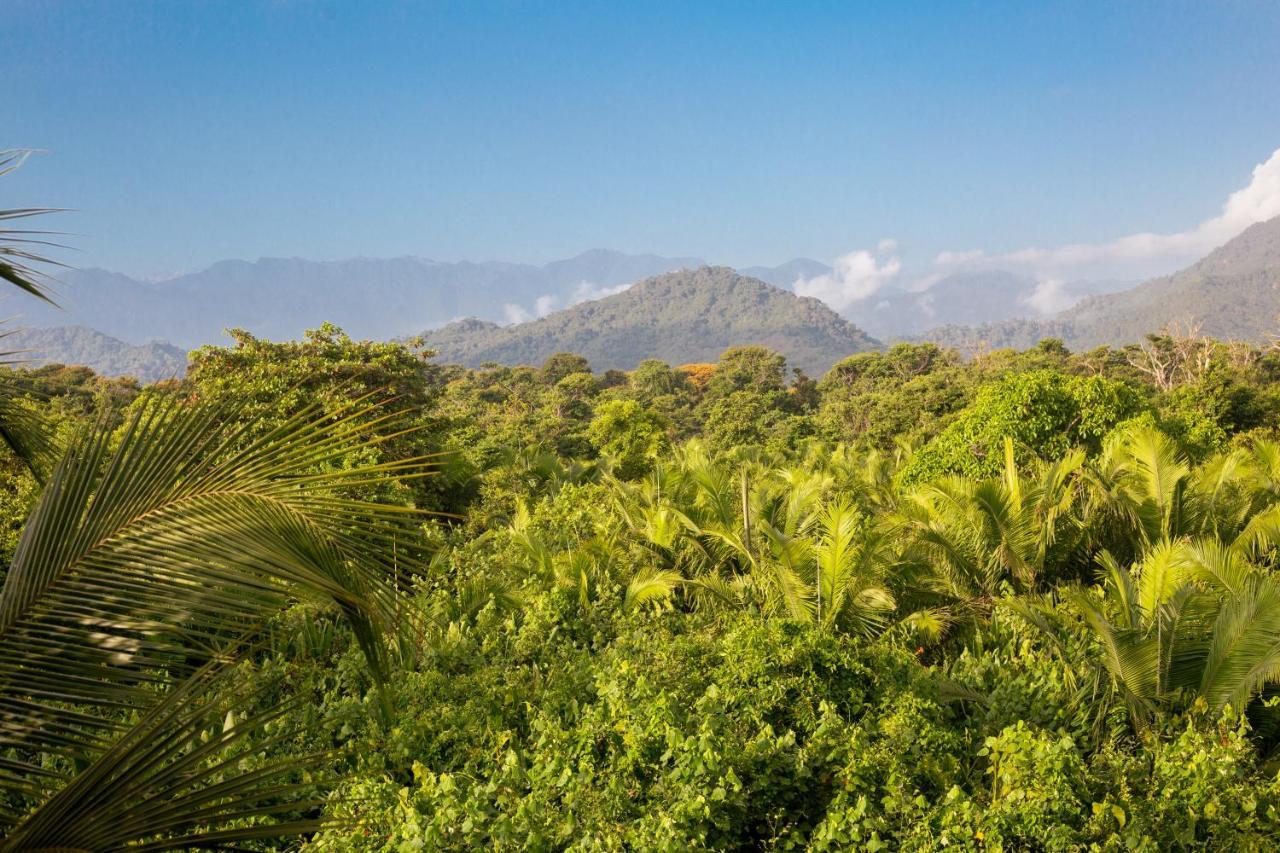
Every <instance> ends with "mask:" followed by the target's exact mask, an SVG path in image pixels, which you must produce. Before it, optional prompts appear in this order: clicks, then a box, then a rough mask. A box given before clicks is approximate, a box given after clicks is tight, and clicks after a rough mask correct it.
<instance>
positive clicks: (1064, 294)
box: [845, 270, 1132, 339]
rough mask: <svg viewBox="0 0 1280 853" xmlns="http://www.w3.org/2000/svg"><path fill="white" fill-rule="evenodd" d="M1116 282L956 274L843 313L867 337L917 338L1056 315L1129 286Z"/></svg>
mask: <svg viewBox="0 0 1280 853" xmlns="http://www.w3.org/2000/svg"><path fill="white" fill-rule="evenodd" d="M1131 284H1132V283H1125V282H1116V281H1072V282H1066V283H1061V282H1041V281H1037V280H1036V279H1034V278H1032V277H1030V276H1025V275H1018V274H1016V273H1011V272H1004V271H1001V270H982V271H974V272H964V273H955V274H953V275H949V276H947V277H946V278H943V279H941V280H939V281H938V282H936V283H934V284H933V285H932V286H931V287H929V288H928V289H926V290H920V291H907V290H902V289H896V288H895V289H892V290H884V291H881V292H879V293H876V294H874V295H872V296H871V297H869V298H868V299H866V300H864V301H863V302H862V303H860V304H858V305H855V306H854V307H853V308H851V309H850V310H848V311H846V312H845V315H846V316H847V317H848V318H849V319H851V320H853V322H855V323H857V324H858V325H859V326H860V327H862V328H864V329H866V330H867V333H868V334H871V335H875V336H876V337H878V338H882V339H887V338H895V337H910V336H913V335H918V334H920V333H921V332H924V331H927V330H929V329H931V328H933V327H935V326H938V325H940V324H946V325H962V326H969V325H982V324H989V323H999V322H1001V321H1004V320H1015V319H1030V320H1035V319H1040V318H1045V317H1049V316H1052V315H1054V314H1055V313H1056V312H1058V311H1061V310H1062V309H1064V308H1065V307H1067V306H1069V305H1072V304H1074V303H1077V302H1079V301H1080V300H1083V299H1085V298H1086V297H1088V296H1089V295H1091V294H1097V293H1110V292H1114V291H1117V290H1122V289H1124V288H1125V287H1128V286H1131Z"/></svg>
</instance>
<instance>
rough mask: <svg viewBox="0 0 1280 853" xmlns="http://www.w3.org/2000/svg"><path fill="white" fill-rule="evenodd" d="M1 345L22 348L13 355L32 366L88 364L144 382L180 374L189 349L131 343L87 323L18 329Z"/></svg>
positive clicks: (106, 373) (99, 371)
mask: <svg viewBox="0 0 1280 853" xmlns="http://www.w3.org/2000/svg"><path fill="white" fill-rule="evenodd" d="M0 347H3V349H4V350H6V351H10V350H19V351H21V352H19V353H18V354H17V355H16V356H14V357H15V358H17V359H19V360H21V361H23V362H25V363H28V364H32V365H39V364H54V363H56V364H72V365H85V366H87V367H91V368H93V370H94V371H96V372H97V373H101V374H102V375H104V376H132V377H134V378H136V379H138V380H140V381H142V382H154V381H156V380H158V379H168V378H170V377H174V376H181V375H182V374H183V373H185V372H186V369H187V352H186V350H182V349H179V348H178V347H175V346H173V345H171V344H167V343H163V342H159V341H153V342H151V343H147V344H140V345H135V344H128V343H125V342H124V341H121V340H117V339H116V338H112V337H108V336H107V335H104V334H102V333H101V332H97V331H94V330H93V329H87V328H85V327H84V326H60V327H57V328H52V329H19V330H17V331H14V332H11V333H9V334H6V335H5V336H4V339H3V341H0Z"/></svg>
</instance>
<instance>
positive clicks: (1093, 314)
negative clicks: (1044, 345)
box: [916, 217, 1280, 351]
mask: <svg viewBox="0 0 1280 853" xmlns="http://www.w3.org/2000/svg"><path fill="white" fill-rule="evenodd" d="M1175 322H1177V323H1188V322H1190V323H1194V324H1196V325H1198V326H1199V328H1200V331H1201V332H1203V333H1204V334H1207V335H1212V336H1214V337H1219V338H1227V339H1236V340H1244V341H1252V342H1261V341H1265V340H1268V339H1269V338H1270V337H1271V336H1272V335H1274V334H1276V333H1277V332H1280V217H1278V218H1276V219H1272V220H1270V221H1268V222H1260V223H1258V224H1256V225H1252V226H1250V227H1249V228H1247V229H1246V230H1245V231H1244V232H1243V233H1241V234H1240V235H1239V236H1238V237H1235V238H1234V239H1232V240H1230V241H1228V242H1227V243H1225V244H1224V245H1222V246H1220V247H1218V248H1217V249H1214V250H1213V251H1212V252H1210V253H1209V254H1208V255H1206V256H1205V257H1204V258H1203V259H1202V260H1200V261H1198V262H1197V263H1195V264H1193V265H1191V266H1190V267H1187V268H1186V269H1184V270H1182V271H1180V272H1176V273H1174V274H1173V275H1169V276H1164V277H1163V278H1156V279H1152V280H1150V281H1147V282H1143V283H1142V284H1140V285H1138V286H1137V287H1134V288H1131V289H1129V290H1125V291H1121V292H1119V293H1110V294H1105V295H1100V296H1092V297H1089V298H1087V299H1085V300H1083V301H1081V302H1080V303H1079V304H1077V305H1075V306H1073V307H1071V308H1069V309H1067V310H1065V311H1063V312H1061V313H1059V314H1056V315H1054V316H1053V317H1051V318H1048V319H1046V320H1042V321H1027V320H1021V321H1019V320H1013V321H1006V322H1002V323H991V324H987V325H983V326H956V325H949V326H943V327H939V328H935V329H931V330H929V331H927V332H925V333H923V334H921V335H918V336H916V337H917V338H919V339H923V340H932V341H936V342H937V343H940V344H944V345H947V346H956V347H958V348H961V349H965V350H967V351H972V350H973V349H975V348H999V347H1006V346H1013V347H1019V346H1027V345H1028V344H1029V343H1034V342H1035V340H1037V339H1039V338H1044V337H1057V338H1062V339H1063V340H1065V341H1066V342H1067V345H1068V346H1069V347H1071V348H1072V349H1074V350H1086V349H1092V348H1093V347H1097V346H1101V345H1103V344H1109V345H1111V346H1122V345H1124V344H1128V343H1134V342H1136V341H1140V340H1142V338H1143V337H1144V336H1145V335H1147V334H1149V333H1151V332H1157V331H1159V330H1160V329H1161V328H1163V327H1165V326H1167V325H1169V324H1170V323H1175Z"/></svg>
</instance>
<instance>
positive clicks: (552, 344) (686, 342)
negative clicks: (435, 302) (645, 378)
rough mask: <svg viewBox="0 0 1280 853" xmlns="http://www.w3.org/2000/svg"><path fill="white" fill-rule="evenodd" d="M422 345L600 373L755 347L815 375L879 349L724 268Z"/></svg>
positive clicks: (455, 331) (456, 331)
mask: <svg viewBox="0 0 1280 853" xmlns="http://www.w3.org/2000/svg"><path fill="white" fill-rule="evenodd" d="M425 337H426V341H427V345H428V346H429V347H431V348H432V349H434V350H436V351H437V353H438V355H439V359H440V360H441V361H445V362H457V363H459V364H464V365H468V366H476V365H479V364H483V363H484V362H498V363H500V364H541V363H542V362H543V361H545V360H546V358H547V357H548V356H550V355H552V354H553V353H556V352H562V351H563V352H574V353H578V354H581V355H583V356H586V358H587V359H588V360H589V361H590V362H591V364H592V366H594V367H595V368H597V369H600V370H607V369H614V368H616V369H629V368H632V367H635V366H636V365H637V364H639V363H640V362H641V361H643V360H645V359H648V358H656V359H661V360H662V361H666V362H669V363H672V364H685V363H691V362H710V361H715V360H716V358H717V357H718V356H719V355H720V353H721V352H723V351H724V350H725V349H726V348H728V347H730V346H739V345H746V344H760V345H763V346H767V347H769V348H771V349H774V350H777V351H778V352H780V353H782V354H783V355H785V356H786V357H787V360H788V362H790V363H791V364H792V365H795V366H796V367H800V368H802V369H803V370H805V371H806V372H808V373H810V374H813V375H821V374H822V373H824V372H825V371H826V370H827V368H829V367H830V366H831V365H832V364H834V363H835V362H836V361H838V360H840V359H841V358H843V357H845V356H847V355H850V354H852V353H856V352H862V351H864V350H868V349H872V348H874V347H876V346H877V342H876V341H875V340H873V339H872V338H870V337H869V336H868V335H867V334H866V333H865V332H863V331H862V330H861V329H859V328H858V327H857V326H855V325H853V324H852V323H850V322H849V321H847V320H845V319H843V318H842V317H841V316H840V315H838V314H836V313H835V312H834V311H832V310H831V309H830V308H828V307H827V306H826V305H824V304H823V303H822V302H820V301H818V300H817V299H812V298H807V297H800V296H796V295H795V294H794V293H791V292H789V291H786V290H782V289H780V288H778V287H774V286H773V285H770V284H766V283H765V282H763V281H760V280H758V279H754V278H749V277H747V276H743V275H739V274H738V273H736V272H734V271H733V270H731V269H729V268H728V267H702V268H700V269H696V270H682V271H679V272H674V273H668V274H666V275H660V276H656V277H654V278H650V279H646V280H645V281H642V282H639V283H638V284H636V285H634V286H633V287H631V288H629V289H627V290H625V291H623V292H622V293H618V294H615V295H613V296H609V297H606V298H604V299H599V300H596V301H593V302H584V303H581V304H579V305H575V306H573V307H572V308H568V309H566V310H564V311H558V312H556V313H554V314H549V315H548V316H546V317H542V318H540V319H538V320H534V321H532V322H528V323H521V324H518V325H513V326H505V327H500V326H496V325H494V324H492V323H484V322H480V321H476V320H464V321H460V322H458V323H451V324H449V325H448V326H445V327H443V328H441V329H437V330H435V331H433V332H429V333H427V334H426V336H425Z"/></svg>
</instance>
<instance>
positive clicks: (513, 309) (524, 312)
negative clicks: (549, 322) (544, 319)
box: [502, 302, 536, 326]
mask: <svg viewBox="0 0 1280 853" xmlns="http://www.w3.org/2000/svg"><path fill="white" fill-rule="evenodd" d="M502 318H503V319H504V320H506V321H507V322H506V325H508V326H510V325H514V324H515V323H527V322H529V321H530V320H533V319H536V318H535V317H534V316H533V312H532V311H530V310H529V309H528V308H525V307H524V306H522V305H517V304H515V303H514V302H508V303H507V304H505V305H503V306H502Z"/></svg>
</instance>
